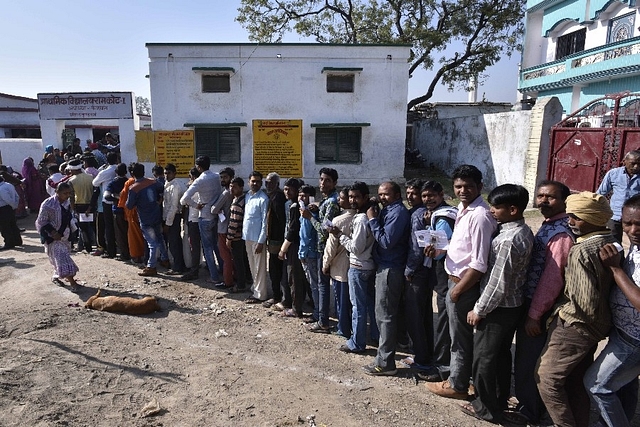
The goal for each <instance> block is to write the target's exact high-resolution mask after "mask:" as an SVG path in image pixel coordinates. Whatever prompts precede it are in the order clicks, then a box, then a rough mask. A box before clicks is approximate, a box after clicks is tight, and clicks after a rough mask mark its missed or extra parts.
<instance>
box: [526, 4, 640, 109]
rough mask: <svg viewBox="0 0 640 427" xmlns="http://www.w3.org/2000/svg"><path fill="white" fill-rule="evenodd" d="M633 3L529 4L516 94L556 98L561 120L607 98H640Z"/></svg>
mask: <svg viewBox="0 0 640 427" xmlns="http://www.w3.org/2000/svg"><path fill="white" fill-rule="evenodd" d="M639 6H640V3H638V2H637V0H608V1H607V0H527V12H526V36H525V42H524V48H523V54H522V63H521V71H520V82H519V86H518V90H519V91H520V92H521V93H522V95H523V97H524V99H525V100H526V99H527V98H529V99H531V98H533V99H535V98H542V97H551V96H556V97H558V99H559V100H560V102H561V104H562V106H563V110H564V113H565V114H570V113H571V112H573V111H575V110H577V109H578V108H580V106H582V105H585V104H587V103H589V102H591V101H593V100H595V99H597V98H600V97H602V96H604V95H606V94H611V93H618V92H624V91H630V92H640V17H639V13H638V7H639Z"/></svg>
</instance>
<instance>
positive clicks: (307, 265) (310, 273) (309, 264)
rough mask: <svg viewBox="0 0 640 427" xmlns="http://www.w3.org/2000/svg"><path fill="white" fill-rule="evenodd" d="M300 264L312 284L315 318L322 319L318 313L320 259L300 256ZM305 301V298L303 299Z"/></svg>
mask: <svg viewBox="0 0 640 427" xmlns="http://www.w3.org/2000/svg"><path fill="white" fill-rule="evenodd" d="M300 264H302V269H303V270H304V274H305V276H307V281H308V282H309V285H310V286H311V297H312V298H313V318H314V319H316V320H318V319H320V317H319V313H318V269H317V268H316V267H317V265H318V260H317V259H316V258H300ZM303 301H304V300H303Z"/></svg>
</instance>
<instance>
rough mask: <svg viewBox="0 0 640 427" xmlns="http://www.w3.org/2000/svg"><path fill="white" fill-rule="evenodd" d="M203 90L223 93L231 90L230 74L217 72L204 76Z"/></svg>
mask: <svg viewBox="0 0 640 427" xmlns="http://www.w3.org/2000/svg"><path fill="white" fill-rule="evenodd" d="M202 92H204V93H221V92H231V83H230V79H229V74H215V75H203V76H202Z"/></svg>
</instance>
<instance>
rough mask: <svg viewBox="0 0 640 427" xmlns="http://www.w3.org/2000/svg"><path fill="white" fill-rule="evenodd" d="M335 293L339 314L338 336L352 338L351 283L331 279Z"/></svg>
mask: <svg viewBox="0 0 640 427" xmlns="http://www.w3.org/2000/svg"><path fill="white" fill-rule="evenodd" d="M331 283H332V284H333V293H334V295H335V298H336V312H337V313H338V335H342V336H343V337H345V338H349V337H350V336H351V301H350V300H349V283H348V282H340V281H339V280H335V279H331Z"/></svg>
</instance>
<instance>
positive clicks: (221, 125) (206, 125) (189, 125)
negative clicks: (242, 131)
mask: <svg viewBox="0 0 640 427" xmlns="http://www.w3.org/2000/svg"><path fill="white" fill-rule="evenodd" d="M182 126H183V127H185V128H238V127H246V126H247V123H185V124H183V125H182Z"/></svg>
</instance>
